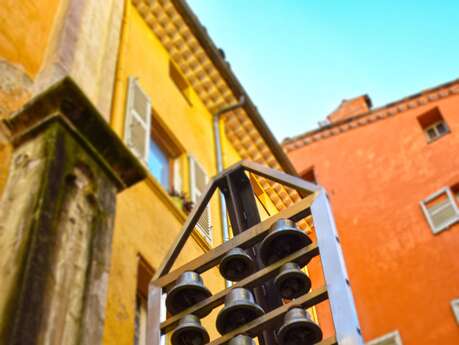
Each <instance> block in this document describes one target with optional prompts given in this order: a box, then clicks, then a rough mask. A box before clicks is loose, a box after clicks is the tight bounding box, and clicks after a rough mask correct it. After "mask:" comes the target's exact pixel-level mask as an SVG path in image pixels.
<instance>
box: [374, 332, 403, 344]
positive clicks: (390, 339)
mask: <svg viewBox="0 0 459 345" xmlns="http://www.w3.org/2000/svg"><path fill="white" fill-rule="evenodd" d="M367 345H403V343H402V338H401V337H400V333H399V332H398V331H395V332H391V333H388V334H385V335H383V336H382V337H379V338H376V339H373V340H371V341H369V342H368V343H367Z"/></svg>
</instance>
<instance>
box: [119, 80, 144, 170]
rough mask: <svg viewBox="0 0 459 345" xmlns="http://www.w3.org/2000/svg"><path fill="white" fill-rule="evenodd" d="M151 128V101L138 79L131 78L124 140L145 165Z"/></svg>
mask: <svg viewBox="0 0 459 345" xmlns="http://www.w3.org/2000/svg"><path fill="white" fill-rule="evenodd" d="M150 127H151V100H150V97H149V96H148V95H147V94H146V93H145V92H144V91H143V90H142V88H141V87H140V85H139V82H138V80H137V78H134V77H129V81H128V91H127V100H126V116H125V124H124V140H125V142H126V144H127V146H128V147H129V148H130V149H131V150H132V152H133V153H134V154H135V155H136V156H137V158H139V159H140V160H142V161H143V162H144V163H145V164H146V163H147V160H148V146H149V142H150Z"/></svg>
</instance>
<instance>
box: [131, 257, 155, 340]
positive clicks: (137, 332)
mask: <svg viewBox="0 0 459 345" xmlns="http://www.w3.org/2000/svg"><path fill="white" fill-rule="evenodd" d="M153 273H154V271H153V269H152V268H151V267H150V266H149V265H148V264H147V263H146V262H145V260H143V259H142V258H139V262H138V265H137V293H136V303H135V327H134V345H146V344H147V342H146V339H147V310H148V308H147V305H148V303H147V301H148V284H149V283H150V280H151V279H152V278H153Z"/></svg>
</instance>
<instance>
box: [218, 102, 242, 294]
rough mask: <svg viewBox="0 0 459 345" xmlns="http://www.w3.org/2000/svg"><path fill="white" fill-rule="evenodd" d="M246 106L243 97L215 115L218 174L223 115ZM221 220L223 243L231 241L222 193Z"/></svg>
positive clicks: (220, 165) (221, 157)
mask: <svg viewBox="0 0 459 345" xmlns="http://www.w3.org/2000/svg"><path fill="white" fill-rule="evenodd" d="M244 104H245V97H244V96H241V98H240V99H239V102H238V103H235V104H231V105H228V106H224V107H222V108H221V109H219V110H217V111H216V112H215V113H214V115H213V121H214V137H215V155H216V157H215V158H216V162H217V173H218V174H220V173H221V172H222V171H223V169H224V166H223V152H222V142H221V138H220V118H221V116H222V115H223V114H225V113H227V112H229V111H232V110H235V109H237V108H240V107H242V106H243V105H244ZM220 219H221V225H222V237H223V242H226V241H228V240H229V229H228V217H227V213H226V203H225V196H224V195H223V193H222V192H220ZM226 286H227V287H228V286H230V282H229V281H226Z"/></svg>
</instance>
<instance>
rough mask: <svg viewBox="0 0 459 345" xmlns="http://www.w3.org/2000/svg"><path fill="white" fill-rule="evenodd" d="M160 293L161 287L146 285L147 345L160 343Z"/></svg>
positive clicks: (158, 344)
mask: <svg viewBox="0 0 459 345" xmlns="http://www.w3.org/2000/svg"><path fill="white" fill-rule="evenodd" d="M161 295H162V289H161V287H160V286H157V285H155V284H152V283H150V285H149V287H148V313H147V339H146V340H147V345H160V343H161V330H160V324H161V307H162V306H161Z"/></svg>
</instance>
